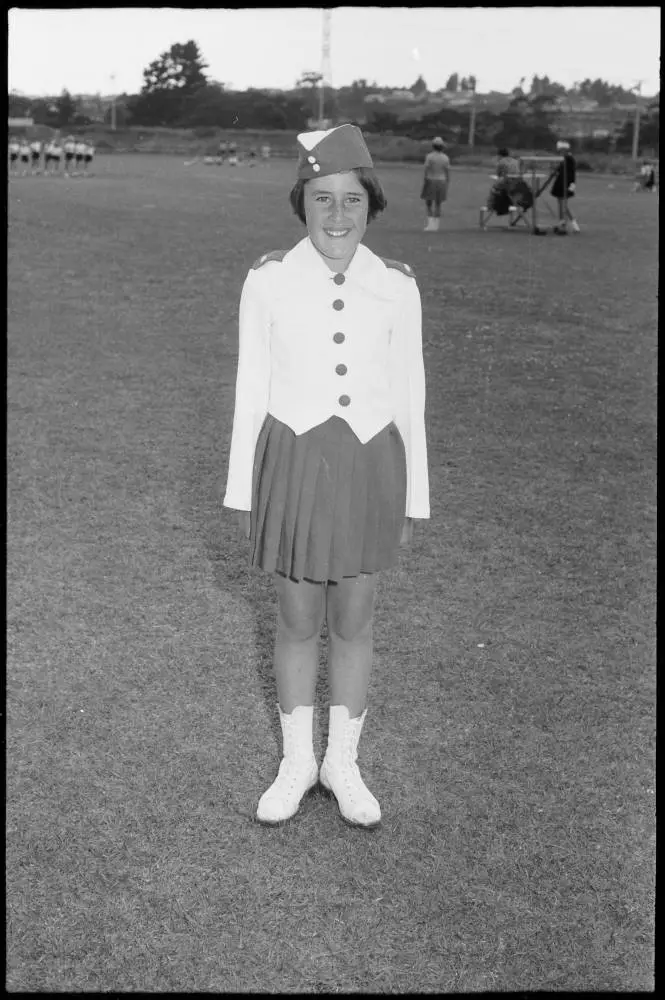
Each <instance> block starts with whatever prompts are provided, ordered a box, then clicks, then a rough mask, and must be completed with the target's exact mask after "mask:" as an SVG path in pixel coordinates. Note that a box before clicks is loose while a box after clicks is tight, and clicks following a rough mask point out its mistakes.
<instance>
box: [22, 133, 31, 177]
mask: <svg viewBox="0 0 665 1000" xmlns="http://www.w3.org/2000/svg"><path fill="white" fill-rule="evenodd" d="M31 154H32V150H31V149H30V143H29V142H28V140H27V139H26V138H25V136H24V137H23V138H22V139H21V140H20V143H19V156H20V158H21V177H25V176H26V175H27V173H28V170H29V169H30V157H31Z"/></svg>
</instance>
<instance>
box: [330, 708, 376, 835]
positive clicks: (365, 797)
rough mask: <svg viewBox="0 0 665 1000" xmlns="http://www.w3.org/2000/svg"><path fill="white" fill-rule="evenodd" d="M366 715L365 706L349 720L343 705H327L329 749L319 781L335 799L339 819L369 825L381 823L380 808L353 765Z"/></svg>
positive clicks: (357, 824)
mask: <svg viewBox="0 0 665 1000" xmlns="http://www.w3.org/2000/svg"><path fill="white" fill-rule="evenodd" d="M366 715H367V709H365V711H364V712H363V714H362V715H361V716H360V717H359V718H357V719H351V718H349V710H348V708H347V707H346V705H331V706H330V726H329V731H328V748H327V750H326V755H325V757H324V759H323V764H322V765H321V772H320V774H319V781H320V782H321V785H322V786H323V788H324V789H325V790H326V791H327V792H331V793H332V794H333V795H334V796H335V798H336V799H337V805H338V806H339V811H340V813H341V815H342V819H344V820H346V822H347V823H350V824H351V825H352V826H362V827H366V828H368V827H373V826H377V825H378V824H379V823H380V822H381V807H380V806H379V803H378V802H377V801H376V799H375V798H374V796H373V795H372V793H371V792H370V790H369V788H367V786H366V785H365V783H364V781H363V779H362V778H361V777H360V771H359V770H358V765H357V764H356V759H357V757H358V740H359V739H360V732H361V730H362V727H363V723H364V721H365V716H366Z"/></svg>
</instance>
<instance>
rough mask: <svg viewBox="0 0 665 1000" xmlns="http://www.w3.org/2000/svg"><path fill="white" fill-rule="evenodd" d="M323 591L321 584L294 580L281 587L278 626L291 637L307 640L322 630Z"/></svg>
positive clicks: (302, 640) (300, 640)
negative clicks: (296, 582)
mask: <svg viewBox="0 0 665 1000" xmlns="http://www.w3.org/2000/svg"><path fill="white" fill-rule="evenodd" d="M323 610H324V605H323V592H322V588H321V586H320V585H317V584H310V583H306V582H302V583H299V584H294V583H293V582H292V581H288V582H286V583H283V584H282V585H281V587H280V588H279V614H278V626H279V629H280V631H282V632H283V633H286V634H287V635H288V637H289V639H292V640H296V641H299V642H305V641H306V640H308V639H313V638H314V637H315V636H317V635H318V634H319V632H320V631H321V625H322V624H323Z"/></svg>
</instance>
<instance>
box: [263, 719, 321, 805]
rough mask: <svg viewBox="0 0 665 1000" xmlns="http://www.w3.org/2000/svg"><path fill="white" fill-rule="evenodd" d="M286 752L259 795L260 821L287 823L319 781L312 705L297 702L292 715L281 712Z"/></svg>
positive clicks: (284, 750)
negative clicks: (271, 778)
mask: <svg viewBox="0 0 665 1000" xmlns="http://www.w3.org/2000/svg"><path fill="white" fill-rule="evenodd" d="M277 709H278V711H279V721H280V723H281V725H282V741H283V753H284V756H283V758H282V762H281V763H280V765H279V771H278V773H277V777H276V778H275V780H274V781H273V783H272V785H271V786H270V788H269V789H268V790H267V791H266V792H264V793H263V795H262V796H261V798H260V799H259V805H258V808H257V810H256V818H257V820H258V821H259V823H268V824H272V825H274V824H277V823H284V822H285V821H286V820H287V819H291V817H292V816H295V814H296V813H297V812H298V809H299V807H300V803H301V802H302V800H303V798H304V796H305V795H306V794H307V792H309V791H310V790H311V789H312V788H314V787H315V786H316V784H317V782H318V778H319V769H318V767H317V763H316V758H315V757H314V748H313V746H312V721H313V718H314V706H313V705H296V707H295V708H294V709H293V711H292V712H291V714H290V715H286V714H285V713H284V712H282V709H281V708H280V706H279V705H278V706H277Z"/></svg>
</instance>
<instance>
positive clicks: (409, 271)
mask: <svg viewBox="0 0 665 1000" xmlns="http://www.w3.org/2000/svg"><path fill="white" fill-rule="evenodd" d="M381 260H382V261H383V263H384V264H385V265H386V267H394V268H395V270H396V271H401V272H402V274H405V275H406V276H407V278H415V276H416V275H415V271H414V270H413V268H412V267H409V265H408V264H403V263H402V261H401V260H390V258H389V257H382V258H381Z"/></svg>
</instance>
